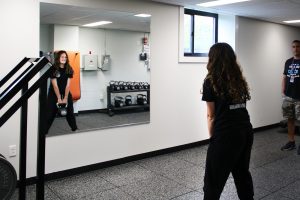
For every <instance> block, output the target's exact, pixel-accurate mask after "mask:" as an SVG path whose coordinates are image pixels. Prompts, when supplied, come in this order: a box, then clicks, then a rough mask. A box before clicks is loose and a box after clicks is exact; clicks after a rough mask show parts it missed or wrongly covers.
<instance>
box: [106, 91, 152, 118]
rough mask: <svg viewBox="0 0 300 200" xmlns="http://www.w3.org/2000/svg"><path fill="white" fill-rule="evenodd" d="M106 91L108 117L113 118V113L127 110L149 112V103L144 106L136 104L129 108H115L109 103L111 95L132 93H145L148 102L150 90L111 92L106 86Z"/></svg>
mask: <svg viewBox="0 0 300 200" xmlns="http://www.w3.org/2000/svg"><path fill="white" fill-rule="evenodd" d="M106 91H107V114H108V115H109V116H113V115H114V114H115V112H114V111H117V110H129V109H140V108H144V109H145V110H149V107H150V105H149V103H148V104H145V105H138V104H133V105H130V106H122V107H115V106H114V105H113V104H112V103H111V94H112V93H133V92H147V100H148V102H150V89H135V90H112V89H111V87H109V86H107V88H106Z"/></svg>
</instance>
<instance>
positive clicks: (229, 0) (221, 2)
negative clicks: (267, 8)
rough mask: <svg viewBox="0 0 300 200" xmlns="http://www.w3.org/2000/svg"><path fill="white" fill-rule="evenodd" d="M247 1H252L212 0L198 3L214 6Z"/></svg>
mask: <svg viewBox="0 0 300 200" xmlns="http://www.w3.org/2000/svg"><path fill="white" fill-rule="evenodd" d="M245 1H251V0H219V1H210V2H206V3H200V4H197V6H202V7H214V6H221V5H227V4H233V3H240V2H245Z"/></svg>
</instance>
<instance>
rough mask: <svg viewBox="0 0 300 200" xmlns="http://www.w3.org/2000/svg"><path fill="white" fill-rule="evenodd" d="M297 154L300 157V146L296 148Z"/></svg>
mask: <svg viewBox="0 0 300 200" xmlns="http://www.w3.org/2000/svg"><path fill="white" fill-rule="evenodd" d="M297 154H298V155H300V145H299V146H298V151H297Z"/></svg>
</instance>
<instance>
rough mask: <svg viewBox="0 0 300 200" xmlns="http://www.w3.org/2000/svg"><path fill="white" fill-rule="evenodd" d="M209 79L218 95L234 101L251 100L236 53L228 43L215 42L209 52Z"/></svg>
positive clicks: (207, 77)
mask: <svg viewBox="0 0 300 200" xmlns="http://www.w3.org/2000/svg"><path fill="white" fill-rule="evenodd" d="M207 70H208V74H207V76H206V78H205V79H208V80H209V81H210V83H211V85H212V88H213V90H214V92H215V93H216V95H217V96H218V97H220V98H221V99H226V100H229V101H231V102H233V103H240V102H244V101H247V100H250V98H251V97H250V93H249V87H248V83H247V82H246V80H245V78H244V76H243V74H242V70H241V67H240V65H239V64H238V63H237V59H236V55H235V53H234V51H233V49H232V47H231V46H230V45H229V44H227V43H216V44H214V45H213V46H212V47H211V48H210V50H209V53H208V63H207Z"/></svg>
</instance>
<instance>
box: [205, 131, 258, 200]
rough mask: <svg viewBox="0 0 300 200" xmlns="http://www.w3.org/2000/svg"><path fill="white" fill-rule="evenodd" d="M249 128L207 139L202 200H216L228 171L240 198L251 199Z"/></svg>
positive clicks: (250, 143)
mask: <svg viewBox="0 0 300 200" xmlns="http://www.w3.org/2000/svg"><path fill="white" fill-rule="evenodd" d="M252 144H253V131H252V128H247V129H245V130H234V131H228V132H224V133H221V134H216V135H215V137H214V136H213V137H212V138H211V139H210V144H209V147H208V150H207V157H206V168H205V176H204V187H203V191H204V200H218V199H219V198H220V195H221V193H222V191H223V188H224V186H225V183H226V181H227V179H228V176H229V174H230V172H231V173H232V176H233V178H234V182H235V185H236V188H237V193H238V196H239V198H240V199H241V200H253V195H254V191H253V182H252V177H251V174H250V171H249V163H250V156H251V148H252Z"/></svg>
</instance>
